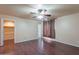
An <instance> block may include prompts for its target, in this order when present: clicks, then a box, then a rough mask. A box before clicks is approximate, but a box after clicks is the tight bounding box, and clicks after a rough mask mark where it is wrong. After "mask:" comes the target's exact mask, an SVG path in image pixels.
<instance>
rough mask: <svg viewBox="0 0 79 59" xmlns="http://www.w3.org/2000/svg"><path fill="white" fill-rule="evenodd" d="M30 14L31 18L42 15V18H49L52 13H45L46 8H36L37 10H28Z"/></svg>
mask: <svg viewBox="0 0 79 59" xmlns="http://www.w3.org/2000/svg"><path fill="white" fill-rule="evenodd" d="M30 14H32V15H33V17H32V18H38V16H41V17H42V16H43V17H42V18H44V19H45V18H49V17H51V16H52V15H51V14H49V13H47V10H46V9H38V10H37V12H30Z"/></svg>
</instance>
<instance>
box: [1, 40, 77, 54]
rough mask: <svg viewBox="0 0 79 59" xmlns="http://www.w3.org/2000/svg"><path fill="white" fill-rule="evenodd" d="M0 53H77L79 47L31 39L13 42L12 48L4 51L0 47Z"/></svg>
mask: <svg viewBox="0 0 79 59" xmlns="http://www.w3.org/2000/svg"><path fill="white" fill-rule="evenodd" d="M0 54H4V55H6V54H7V55H78V54H79V48H77V47H73V46H70V45H65V44H62V43H58V42H55V41H53V42H51V43H47V42H45V41H44V40H32V41H26V42H22V43H17V44H15V48H14V50H12V51H11V50H10V51H9V52H7V53H5V52H4V49H3V47H0Z"/></svg>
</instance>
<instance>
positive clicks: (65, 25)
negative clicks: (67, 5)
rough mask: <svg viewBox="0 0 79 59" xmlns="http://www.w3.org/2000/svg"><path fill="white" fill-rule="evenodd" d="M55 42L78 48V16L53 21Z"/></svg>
mask: <svg viewBox="0 0 79 59" xmlns="http://www.w3.org/2000/svg"><path fill="white" fill-rule="evenodd" d="M55 33H56V39H55V40H56V41H58V42H62V43H65V44H69V45H73V46H77V47H79V14H72V15H67V16H63V17H59V18H58V19H56V20H55Z"/></svg>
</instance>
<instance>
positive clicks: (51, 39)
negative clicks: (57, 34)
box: [43, 37, 79, 48]
mask: <svg viewBox="0 0 79 59" xmlns="http://www.w3.org/2000/svg"><path fill="white" fill-rule="evenodd" d="M43 38H45V39H47V40H46V41H48V42H52V41H56V42H59V43H63V44H66V45H71V46H74V47H78V48H79V46H77V45H73V44H68V43H65V42H61V41H58V40H56V39H53V38H49V37H43Z"/></svg>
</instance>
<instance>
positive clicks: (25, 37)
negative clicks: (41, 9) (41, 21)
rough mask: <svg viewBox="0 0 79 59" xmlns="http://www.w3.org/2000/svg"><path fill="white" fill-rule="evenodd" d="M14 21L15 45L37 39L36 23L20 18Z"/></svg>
mask: <svg viewBox="0 0 79 59" xmlns="http://www.w3.org/2000/svg"><path fill="white" fill-rule="evenodd" d="M15 20H16V21H15V42H16V43H18V42H24V41H29V40H34V39H37V25H38V22H37V21H35V20H28V19H21V18H16V19H15Z"/></svg>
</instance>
